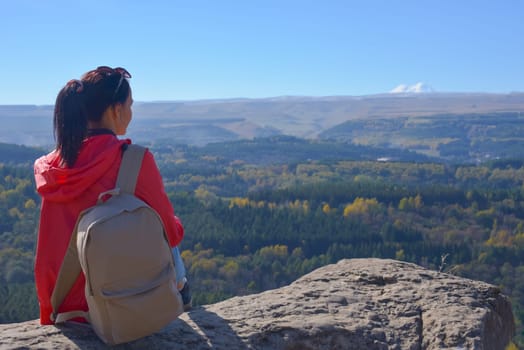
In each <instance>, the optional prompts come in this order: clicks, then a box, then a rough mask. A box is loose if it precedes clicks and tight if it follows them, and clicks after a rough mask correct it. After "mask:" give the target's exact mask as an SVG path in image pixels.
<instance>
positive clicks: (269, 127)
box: [0, 92, 524, 157]
mask: <svg viewBox="0 0 524 350" xmlns="http://www.w3.org/2000/svg"><path fill="white" fill-rule="evenodd" d="M133 111H134V114H133V118H134V122H133V123H132V124H131V126H130V128H129V132H128V136H129V137H131V138H133V139H134V140H135V141H136V142H141V143H146V142H153V141H155V140H159V139H168V140H171V141H173V142H175V143H184V144H192V145H205V144H208V143H211V142H223V141H237V140H241V139H253V138H255V137H271V136H276V135H289V136H295V137H300V138H306V139H317V138H319V137H327V138H330V137H333V135H335V134H336V135H338V136H336V137H337V138H339V139H344V140H345V141H348V140H349V141H350V142H353V141H355V140H356V139H358V140H357V142H360V143H363V144H370V145H380V146H387V147H400V148H406V149H410V150H416V151H417V152H420V151H422V152H423V153H424V152H425V153H426V154H427V155H430V156H442V155H443V154H446V152H449V151H450V149H454V148H457V147H458V148H461V147H462V148H463V150H462V152H465V154H466V153H467V157H475V156H476V155H475V154H470V153H471V152H470V150H469V149H464V147H465V145H467V144H469V145H471V144H472V143H474V144H477V143H478V142H481V143H482V142H484V141H487V142H488V143H487V144H485V145H484V146H485V147H487V148H490V146H489V145H490V142H492V141H493V138H491V139H486V138H482V137H480V136H479V135H477V136H475V135H473V138H471V137H470V136H471V135H470V134H468V132H465V133H462V134H460V135H462V136H458V134H457V135H455V136H453V135H447V134H446V135H444V134H438V133H439V132H441V131H442V130H444V129H447V132H451V129H452V128H454V127H461V125H463V123H464V121H465V120H476V122H475V123H477V124H478V123H480V124H482V119H483V118H485V117H486V118H488V119H490V123H494V122H496V118H495V119H494V118H492V117H493V116H495V115H506V114H504V113H513V114H512V115H513V116H516V117H515V118H514V120H513V121H512V122H516V123H522V121H523V120H521V119H520V114H519V113H522V112H524V93H510V94H488V93H432V92H426V93H408V92H406V93H403V92H401V93H389V94H381V95H370V96H357V97H355V96H327V97H301V96H296V97H293V96H291V97H288V96H284V97H274V98H264V99H226V100H201V101H172V102H137V103H135V105H134V107H133ZM52 113H53V107H52V106H0V122H1V123H2V125H3V128H2V130H0V142H7V143H15V144H24V145H39V146H46V145H47V146H49V145H52V144H53V143H54V142H53V132H52ZM450 116H454V117H451V118H450ZM459 120H462V121H459ZM428 123H434V124H435V125H433V126H432V127H427V125H428ZM449 123H451V124H449ZM457 123H458V124H457ZM461 123H462V124H461ZM477 124H475V125H477ZM480 124H479V125H480ZM370 125H374V126H373V127H371V126H370ZM388 125H389V126H388ZM391 125H396V126H395V127H398V128H401V129H402V130H403V131H402V132H393V131H392V129H391V128H390V127H391ZM437 125H438V127H437ZM464 125H465V124H464ZM468 125H469V126H464V127H465V128H466V129H468V130H469V131H470V132H473V134H475V132H476V130H477V129H478V127H477V126H474V125H473V124H471V125H470V124H468ZM490 125H491V128H492V127H495V128H496V124H490ZM364 126H365V127H364ZM358 127H364V129H362V135H358V132H359V130H358ZM381 127H384V129H380V128H381ZM507 127H509V128H511V124H507V125H506V126H505V127H504V128H507ZM344 128H350V129H351V128H353V131H351V133H355V134H352V135H345V136H342V135H341V134H340V133H341V132H342V130H343V129H344ZM355 128H357V129H355ZM421 128H423V129H424V130H422V129H421ZM443 128H444V129H443ZM519 128H520V124H517V126H516V129H515V130H517V129H519ZM481 129H482V128H481ZM490 130H491V129H490ZM419 132H422V133H421V134H420V135H422V134H423V135H424V137H425V138H426V139H427V140H430V139H432V138H440V139H442V140H440V141H439V142H429V141H428V142H423V143H420V142H418V141H417V142H415V143H414V144H412V143H413V142H412V141H413V140H412V138H413V137H414V136H416V135H417V134H419ZM373 133H374V136H373ZM435 133H436V134H435ZM407 134H409V135H407ZM410 135H411V136H410ZM464 135H465V136H464ZM499 136H500V135H499ZM499 136H497V142H499V143H500V142H510V143H511V142H514V141H518V142H520V140H515V138H509V139H508V138H507V137H505V138H504V139H502V138H501V137H499ZM516 137H517V138H519V137H520V136H519V135H517V136H516ZM410 138H411V139H410ZM363 141H364V142H363ZM508 146H509V145H508ZM468 147H469V146H468ZM466 148H467V147H466ZM481 148H482V147H481ZM428 149H429V151H427V152H426V151H425V150H428ZM473 153H475V151H473ZM481 153H482V151H481ZM495 156H496V155H495ZM465 157H466V155H465Z"/></svg>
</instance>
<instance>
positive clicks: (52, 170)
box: [34, 134, 184, 324]
mask: <svg viewBox="0 0 524 350" xmlns="http://www.w3.org/2000/svg"><path fill="white" fill-rule="evenodd" d="M124 143H128V144H129V143H131V141H130V140H119V139H118V138H117V137H116V136H114V135H112V134H102V135H97V136H91V137H89V138H87V139H86V140H85V141H84V143H83V145H82V148H81V151H80V154H79V156H78V160H77V161H76V163H75V166H74V167H73V168H65V167H62V166H60V163H61V158H60V155H59V154H58V152H56V151H53V152H51V153H49V154H48V155H46V156H43V157H41V158H39V159H37V160H36V162H35V165H34V171H35V180H36V188H37V191H38V193H39V194H40V195H41V196H42V207H41V210H40V225H39V230H38V244H37V248H36V259H35V282H36V290H37V294H38V301H39V303H40V323H41V324H52V323H53V322H52V321H51V319H50V314H51V312H52V307H51V302H50V299H51V294H52V292H53V288H54V286H55V281H56V276H57V275H58V271H59V269H60V265H61V264H62V260H63V259H64V255H65V251H66V249H67V246H68V244H69V238H70V236H71V232H72V231H73V229H74V226H75V224H76V220H77V218H78V215H79V214H80V212H81V211H83V210H84V209H87V208H89V207H91V206H93V205H95V204H96V201H97V198H98V194H99V193H101V192H104V191H107V190H110V189H112V188H114V186H115V183H116V177H117V174H118V168H119V166H120V162H121V161H122V158H121V156H122V145H123V144H124ZM135 195H136V196H137V197H139V198H141V199H142V200H143V201H145V202H146V203H147V204H149V205H150V206H151V207H153V208H154V209H155V210H156V211H157V212H158V214H159V215H160V217H161V218H162V221H163V223H164V225H165V228H166V231H167V236H168V239H169V243H170V244H171V246H176V245H178V244H179V243H180V241H181V240H182V237H183V235H184V228H183V227H182V224H181V222H180V220H179V219H178V218H177V217H176V216H175V215H174V211H173V206H172V205H171V202H170V201H169V199H168V197H167V195H166V192H165V190H164V185H163V182H162V177H161V175H160V172H159V170H158V167H157V166H156V163H155V160H154V158H153V155H152V154H151V152H149V151H147V152H146V153H145V156H144V160H143V161H142V167H141V169H140V174H139V176H138V180H137V184H136V189H135ZM84 287H85V279H84V276H83V275H81V276H80V277H79V278H78V280H77V281H76V283H75V285H74V286H73V288H72V289H71V291H70V292H69V294H68V295H67V297H66V298H65V300H64V302H63V304H62V306H61V308H60V309H59V312H66V311H71V310H84V311H87V310H88V307H87V302H86V299H85V296H84Z"/></svg>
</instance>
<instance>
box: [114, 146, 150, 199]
mask: <svg viewBox="0 0 524 350" xmlns="http://www.w3.org/2000/svg"><path fill="white" fill-rule="evenodd" d="M145 152H146V148H145V147H142V146H138V145H134V144H129V145H127V147H126V148H125V149H124V154H123V156H122V163H121V164H120V169H119V170H118V177H117V179H116V187H117V188H120V190H121V191H122V192H125V193H129V194H135V186H136V181H137V179H138V174H139V172H140V168H141V167H142V159H143V158H144V154H145Z"/></svg>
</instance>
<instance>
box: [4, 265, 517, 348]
mask: <svg viewBox="0 0 524 350" xmlns="http://www.w3.org/2000/svg"><path fill="white" fill-rule="evenodd" d="M137 322H140V320H138V321H137ZM514 332H515V324H514V320H513V314H512V311H511V305H510V303H509V301H508V298H507V297H505V296H504V295H502V294H501V292H500V290H499V289H498V288H496V287H494V286H492V285H489V284H486V283H483V282H478V281H473V280H468V279H464V278H459V277H456V276H453V275H449V274H445V273H439V272H436V271H431V270H427V269H424V268H422V267H420V266H417V265H415V264H410V263H405V262H400V261H395V260H383V259H351V260H341V261H339V262H338V263H337V264H333V265H328V266H325V267H322V268H319V269H317V270H315V271H313V272H311V273H309V274H307V275H305V276H303V277H301V278H300V279H298V280H297V281H295V282H294V283H292V284H291V285H289V286H286V287H282V288H279V289H275V290H270V291H266V292H263V293H260V294H255V295H247V296H242V297H235V298H231V299H228V300H225V301H223V302H220V303H216V304H212V305H206V306H203V307H198V308H195V309H193V310H192V311H190V312H188V313H186V314H184V315H182V316H181V317H180V318H179V319H178V320H177V321H175V322H173V323H172V324H171V325H169V326H168V327H166V329H164V330H163V331H162V332H160V333H157V334H154V335H152V336H149V337H147V338H144V339H140V340H137V341H135V342H132V343H128V344H122V345H119V346H116V347H113V348H115V349H148V350H152V349H227V350H232V349H272V350H273V349H289V350H292V349H293V350H295V349H296V350H302V349H304V350H309V349H353V350H360V349H362V350H364V349H365V350H372V349H381V350H382V349H399V350H400V349H409V350H415V349H483V350H498V349H501V350H503V349H504V348H505V347H506V345H507V344H508V343H509V342H510V340H511V338H512V336H513V335H514ZM104 348H106V346H105V345H104V344H103V343H102V342H101V341H100V340H98V338H97V337H96V335H95V334H94V332H93V331H92V330H91V329H90V328H89V327H88V326H85V325H78V324H67V325H65V326H60V327H55V326H45V327H43V326H40V325H39V324H38V321H36V320H35V321H28V322H22V323H15V324H4V325H0V349H104Z"/></svg>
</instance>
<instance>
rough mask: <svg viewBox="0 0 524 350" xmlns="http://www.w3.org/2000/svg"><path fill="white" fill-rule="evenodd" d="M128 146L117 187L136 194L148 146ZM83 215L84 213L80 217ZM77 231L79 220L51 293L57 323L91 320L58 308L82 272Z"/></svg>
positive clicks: (123, 157) (81, 312)
mask: <svg viewBox="0 0 524 350" xmlns="http://www.w3.org/2000/svg"><path fill="white" fill-rule="evenodd" d="M126 146H127V147H126V148H124V149H123V151H124V152H123V156H122V163H121V164H120V169H119V170H118V177H117V180H116V187H117V188H120V190H121V191H122V192H126V193H130V194H134V193H135V186H136V182H137V179H138V174H139V172H140V168H141V166H142V159H143V158H144V154H145V151H146V148H145V147H141V146H138V145H133V144H129V145H127V144H126ZM81 216H82V213H81V214H80V215H79V217H81ZM77 231H78V222H77V224H76V225H75V228H74V230H73V233H72V234H71V239H70V240H69V245H68V247H67V250H66V253H65V256H64V260H63V261H62V265H61V266H60V270H59V272H58V276H57V278H56V282H55V287H54V288H53V293H52V294H51V306H52V308H53V312H52V314H51V320H52V321H53V322H55V323H62V322H65V321H67V320H70V319H72V318H75V317H83V318H85V319H86V320H88V321H89V315H88V313H87V312H85V311H80V310H75V311H69V312H63V313H60V314H59V313H58V309H59V308H60V306H61V305H62V303H63V301H64V299H65V297H66V296H67V294H68V293H69V291H70V290H71V288H72V287H73V285H74V284H75V282H76V280H77V278H78V276H79V275H80V272H82V267H81V266H80V260H79V259H78V250H77V246H76V240H77Z"/></svg>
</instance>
